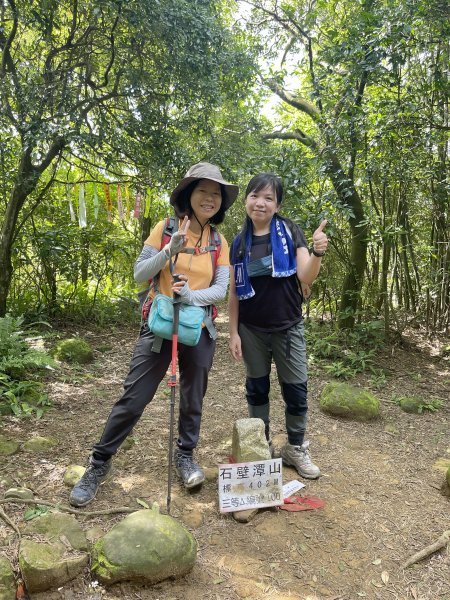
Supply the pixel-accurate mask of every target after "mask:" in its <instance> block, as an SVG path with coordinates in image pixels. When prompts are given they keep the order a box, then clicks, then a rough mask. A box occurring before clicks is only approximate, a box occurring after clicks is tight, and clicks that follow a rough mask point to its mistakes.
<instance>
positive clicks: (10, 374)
mask: <svg viewBox="0 0 450 600" xmlns="http://www.w3.org/2000/svg"><path fill="white" fill-rule="evenodd" d="M24 329H25V328H24V319H23V317H12V316H11V315H6V316H5V317H2V318H0V413H1V414H11V413H13V414H15V415H16V416H29V415H32V414H35V415H36V416H37V417H40V416H42V414H43V413H44V411H45V410H46V409H47V408H48V407H49V406H50V402H49V400H48V397H47V395H46V394H45V392H44V391H43V386H42V384H41V383H38V382H37V381H32V380H31V379H30V374H32V373H33V372H35V371H36V370H38V369H43V368H46V367H54V366H56V362H55V361H54V360H53V358H51V356H49V355H48V354H47V353H46V352H43V351H41V350H36V349H34V348H31V347H30V345H29V344H28V343H27V341H26V333H25V330H24Z"/></svg>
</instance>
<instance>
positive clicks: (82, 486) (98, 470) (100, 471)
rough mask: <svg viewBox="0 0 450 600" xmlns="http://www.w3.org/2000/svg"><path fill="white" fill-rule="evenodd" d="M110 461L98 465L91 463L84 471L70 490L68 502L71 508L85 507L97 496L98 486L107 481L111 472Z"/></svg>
mask: <svg viewBox="0 0 450 600" xmlns="http://www.w3.org/2000/svg"><path fill="white" fill-rule="evenodd" d="M111 462H112V461H111V459H109V460H107V461H106V462H104V463H102V464H100V465H97V466H95V465H93V464H92V463H91V464H90V465H89V466H88V468H87V469H86V471H85V473H84V475H83V477H82V478H81V479H80V481H79V482H78V483H76V484H75V486H74V487H73V489H72V492H71V493H70V497H69V502H70V504H71V505H72V506H77V507H80V506H86V504H89V502H91V501H92V500H93V499H94V498H95V495H96V494H97V490H98V488H99V486H100V485H101V484H102V483H104V482H105V481H106V480H107V479H108V474H109V472H110V470H111Z"/></svg>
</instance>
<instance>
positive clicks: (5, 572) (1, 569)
mask: <svg viewBox="0 0 450 600" xmlns="http://www.w3.org/2000/svg"><path fill="white" fill-rule="evenodd" d="M15 597H16V586H15V580H14V571H13V570H12V567H11V565H10V562H9V560H8V559H7V558H6V557H5V556H0V600H13V598H15Z"/></svg>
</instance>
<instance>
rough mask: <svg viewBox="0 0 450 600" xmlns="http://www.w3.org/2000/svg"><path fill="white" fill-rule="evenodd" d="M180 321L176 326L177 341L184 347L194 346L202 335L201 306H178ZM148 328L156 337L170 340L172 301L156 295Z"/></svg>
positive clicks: (161, 295)
mask: <svg viewBox="0 0 450 600" xmlns="http://www.w3.org/2000/svg"><path fill="white" fill-rule="evenodd" d="M179 306H180V320H179V325H178V341H179V342H180V344H185V345H186V346H196V345H197V344H198V341H199V339H200V335H201V333H202V324H203V319H204V318H205V314H206V313H205V309H204V308H202V307H201V306H191V305H190V304H183V303H182V302H181V303H180V304H179ZM148 328H149V329H150V331H152V332H153V333H154V334H155V336H156V337H160V338H163V339H164V340H171V339H172V331H173V299H172V298H169V296H165V295H164V294H156V296H155V298H154V300H153V302H152V305H151V308H150V313H149V315H148Z"/></svg>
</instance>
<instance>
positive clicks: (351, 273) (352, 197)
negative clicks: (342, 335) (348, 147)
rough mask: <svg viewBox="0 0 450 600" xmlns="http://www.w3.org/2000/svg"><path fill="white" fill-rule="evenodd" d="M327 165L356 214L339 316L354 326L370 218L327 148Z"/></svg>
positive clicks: (345, 324)
mask: <svg viewBox="0 0 450 600" xmlns="http://www.w3.org/2000/svg"><path fill="white" fill-rule="evenodd" d="M325 158H326V168H327V172H328V175H329V176H330V178H331V181H332V183H333V187H334V189H335V191H336V193H337V195H338V196H339V198H340V199H341V201H342V202H343V203H344V204H346V205H347V206H349V207H350V209H351V210H352V213H353V215H352V216H351V217H350V219H349V224H350V231H351V248H350V263H349V264H348V265H347V274H346V276H345V277H344V281H343V284H342V292H341V307H340V315H339V318H338V323H339V328H340V329H352V328H353V326H354V324H355V319H356V311H357V309H358V305H359V300H360V295H361V288H362V284H363V280H364V272H365V270H366V266H367V221H366V217H365V215H364V207H363V204H362V202H361V198H360V196H359V194H358V192H357V190H356V188H355V186H354V183H353V181H352V180H351V179H349V178H348V176H347V175H346V174H345V172H344V170H343V169H342V167H341V164H340V162H339V159H338V158H337V156H336V154H335V153H334V152H333V151H332V150H331V149H330V148H329V147H328V149H327V151H326V154H325Z"/></svg>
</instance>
